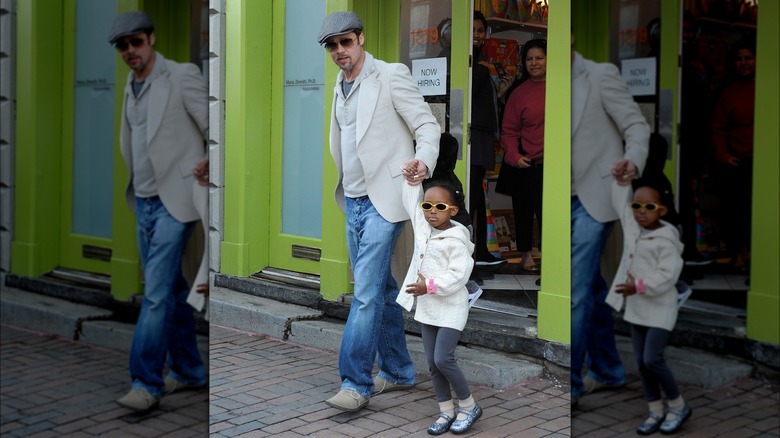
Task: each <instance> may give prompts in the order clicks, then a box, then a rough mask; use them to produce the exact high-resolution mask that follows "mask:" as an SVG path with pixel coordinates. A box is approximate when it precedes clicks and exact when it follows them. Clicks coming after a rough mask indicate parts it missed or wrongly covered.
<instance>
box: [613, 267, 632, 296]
mask: <svg viewBox="0 0 780 438" xmlns="http://www.w3.org/2000/svg"><path fill="white" fill-rule="evenodd" d="M615 292H617V293H619V294H620V295H623V296H624V297H628V296H631V295H635V294H636V282H635V281H634V276H633V275H631V274H630V273H629V274H628V281H627V282H625V283H621V284H619V285H617V286H615Z"/></svg>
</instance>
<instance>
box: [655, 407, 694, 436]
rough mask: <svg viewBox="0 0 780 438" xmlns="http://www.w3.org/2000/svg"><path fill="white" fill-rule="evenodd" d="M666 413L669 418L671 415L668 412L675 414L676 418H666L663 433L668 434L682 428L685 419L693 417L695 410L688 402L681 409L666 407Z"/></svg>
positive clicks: (662, 425) (662, 427)
mask: <svg viewBox="0 0 780 438" xmlns="http://www.w3.org/2000/svg"><path fill="white" fill-rule="evenodd" d="M666 413H667V418H668V417H669V415H668V414H674V415H675V417H674V420H664V422H663V424H661V433H663V434H667V435H668V434H671V433H675V432H677V431H678V430H680V427H682V425H683V423H685V420H687V419H689V418H691V414H692V413H693V410H692V409H691V407H690V406H688V403H686V404H684V405H683V407H682V408H681V409H674V408H668V409H666Z"/></svg>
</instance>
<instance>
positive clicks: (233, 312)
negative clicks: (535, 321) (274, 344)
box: [209, 288, 544, 389]
mask: <svg viewBox="0 0 780 438" xmlns="http://www.w3.org/2000/svg"><path fill="white" fill-rule="evenodd" d="M209 298H210V306H211V307H210V309H209V315H210V318H211V323H212V324H214V325H220V326H224V327H229V328H234V329H237V330H243V331H248V332H254V333H262V334H266V335H268V336H273V337H277V338H281V339H285V340H288V341H291V342H294V343H296V344H299V345H304V346H307V347H313V348H319V349H323V350H330V351H334V352H338V350H339V348H340V346H341V337H342V334H343V332H344V324H343V323H341V322H333V321H329V320H324V319H316V318H321V317H322V316H323V314H322V312H320V311H318V310H314V309H311V308H308V307H303V306H298V305H295V304H285V303H280V302H278V301H274V300H271V299H267V298H261V297H256V296H251V295H247V294H244V293H241V292H234V291H230V290H227V289H221V288H213V289H212V290H211V293H210V297H209ZM406 344H407V348H408V349H409V354H410V355H411V356H412V361H413V362H414V366H415V370H416V371H417V372H418V373H427V372H428V364H427V362H426V359H425V352H424V349H423V345H422V340H421V339H420V338H419V337H416V336H407V337H406ZM455 356H456V357H457V359H458V365H459V366H460V368H461V370H462V371H463V373H464V374H465V375H466V378H467V379H468V380H469V382H470V383H474V384H478V385H484V386H488V387H491V388H495V389H503V388H506V387H509V386H512V385H515V384H518V383H521V382H524V381H527V380H530V379H533V378H535V377H539V376H541V375H542V373H543V371H544V367H542V366H541V365H536V364H533V363H530V362H527V361H525V360H522V359H520V358H518V357H514V356H512V355H508V354H507V355H504V354H499V353H496V352H495V351H492V350H488V349H483V348H470V347H465V346H459V347H458V348H457V349H456V350H455Z"/></svg>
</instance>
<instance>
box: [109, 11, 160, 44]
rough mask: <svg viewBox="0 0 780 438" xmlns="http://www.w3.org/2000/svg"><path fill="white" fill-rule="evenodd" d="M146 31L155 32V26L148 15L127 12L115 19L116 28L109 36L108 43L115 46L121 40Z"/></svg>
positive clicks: (113, 27) (114, 27)
mask: <svg viewBox="0 0 780 438" xmlns="http://www.w3.org/2000/svg"><path fill="white" fill-rule="evenodd" d="M145 30H148V31H154V24H153V23H152V19H151V18H149V16H148V15H146V14H145V13H143V12H126V13H124V14H122V15H120V16H118V17H116V18H115V19H114V26H112V27H111V33H109V34H108V42H109V43H111V44H114V43H115V42H116V41H117V40H118V39H119V38H122V37H126V36H128V35H135V34H137V33H139V32H143V31H145Z"/></svg>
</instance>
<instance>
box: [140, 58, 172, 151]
mask: <svg viewBox="0 0 780 438" xmlns="http://www.w3.org/2000/svg"><path fill="white" fill-rule="evenodd" d="M157 62H161V63H162V65H160V74H159V75H158V76H157V77H156V78H154V80H153V81H152V85H151V87H150V88H149V91H148V93H149V107H148V108H147V110H146V123H147V124H148V130H147V132H146V144H147V146H149V145H151V144H152V139H154V135H155V134H157V130H158V129H160V124H161V123H162V119H163V115H164V114H165V108H166V107H167V106H168V97H170V95H171V80H170V72H169V71H168V68H167V66H166V63H165V58H163V57H162V55H160V54H159V53H158V54H157Z"/></svg>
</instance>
